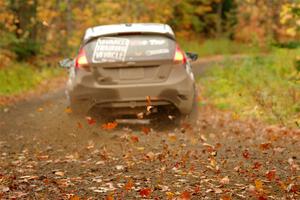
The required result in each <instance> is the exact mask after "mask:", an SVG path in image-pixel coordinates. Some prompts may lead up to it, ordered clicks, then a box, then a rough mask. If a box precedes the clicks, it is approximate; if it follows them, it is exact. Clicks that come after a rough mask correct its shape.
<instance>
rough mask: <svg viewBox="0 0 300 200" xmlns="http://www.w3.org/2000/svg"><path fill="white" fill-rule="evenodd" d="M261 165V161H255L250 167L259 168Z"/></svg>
mask: <svg viewBox="0 0 300 200" xmlns="http://www.w3.org/2000/svg"><path fill="white" fill-rule="evenodd" d="M261 166H262V164H261V163H259V162H255V163H254V165H253V167H252V169H259V168H260V167H261Z"/></svg>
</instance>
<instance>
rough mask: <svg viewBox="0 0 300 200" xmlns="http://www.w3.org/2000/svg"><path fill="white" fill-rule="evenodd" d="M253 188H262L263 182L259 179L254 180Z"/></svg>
mask: <svg viewBox="0 0 300 200" xmlns="http://www.w3.org/2000/svg"><path fill="white" fill-rule="evenodd" d="M255 188H256V190H262V188H263V183H262V182H261V180H258V179H257V180H255Z"/></svg>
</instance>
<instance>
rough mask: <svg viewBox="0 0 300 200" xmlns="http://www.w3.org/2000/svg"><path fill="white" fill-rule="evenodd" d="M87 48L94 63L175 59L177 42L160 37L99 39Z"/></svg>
mask: <svg viewBox="0 0 300 200" xmlns="http://www.w3.org/2000/svg"><path fill="white" fill-rule="evenodd" d="M85 48H86V49H87V52H88V57H89V60H90V61H92V62H93V63H103V62H124V61H125V62H126V61H127V62H128V61H151V60H170V59H173V56H174V51H175V41H174V40H172V39H170V38H167V37H164V36H160V35H127V36H118V37H99V38H97V39H94V40H92V41H90V42H89V43H88V44H87V45H86V46H85Z"/></svg>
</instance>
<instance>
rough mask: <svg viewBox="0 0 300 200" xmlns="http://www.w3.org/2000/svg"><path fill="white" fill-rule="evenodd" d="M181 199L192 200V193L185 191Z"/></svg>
mask: <svg viewBox="0 0 300 200" xmlns="http://www.w3.org/2000/svg"><path fill="white" fill-rule="evenodd" d="M180 198H181V199H182V200H190V199H191V193H190V192H188V191H183V192H182V193H181V194H180Z"/></svg>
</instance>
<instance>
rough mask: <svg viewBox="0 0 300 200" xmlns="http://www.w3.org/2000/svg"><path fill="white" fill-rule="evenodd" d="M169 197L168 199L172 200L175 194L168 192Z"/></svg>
mask: <svg viewBox="0 0 300 200" xmlns="http://www.w3.org/2000/svg"><path fill="white" fill-rule="evenodd" d="M166 195H167V199H169V200H171V199H173V197H174V193H173V192H166Z"/></svg>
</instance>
